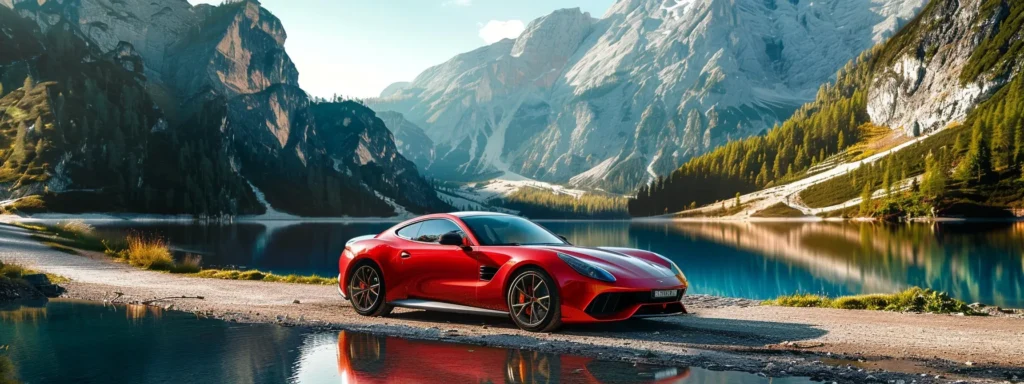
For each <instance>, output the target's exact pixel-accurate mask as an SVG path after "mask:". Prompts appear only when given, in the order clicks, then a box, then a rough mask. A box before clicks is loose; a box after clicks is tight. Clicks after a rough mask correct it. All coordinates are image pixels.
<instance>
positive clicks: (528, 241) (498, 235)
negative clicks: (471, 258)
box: [462, 216, 565, 245]
mask: <svg viewBox="0 0 1024 384" xmlns="http://www.w3.org/2000/svg"><path fill="white" fill-rule="evenodd" d="M462 221H463V222H465V223H466V226H468V227H469V230H470V231H473V234H474V235H476V238H477V240H479V241H480V245H562V244H565V241H563V240H562V239H561V238H559V237H558V236H555V235H554V234H552V233H551V232H548V230H547V229H544V227H541V226H539V225H537V224H534V223H533V222H532V221H529V220H526V219H523V218H520V217H515V216H470V217H463V218H462Z"/></svg>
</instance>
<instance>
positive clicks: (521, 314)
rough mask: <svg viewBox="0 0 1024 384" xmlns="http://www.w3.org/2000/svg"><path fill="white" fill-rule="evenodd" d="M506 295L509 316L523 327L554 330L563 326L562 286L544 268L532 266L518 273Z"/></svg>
mask: <svg viewBox="0 0 1024 384" xmlns="http://www.w3.org/2000/svg"><path fill="white" fill-rule="evenodd" d="M506 297H507V302H508V310H509V315H511V317H512V321H514V322H515V323H516V325H517V326H519V328H522V329H523V330H526V331H530V332H551V331H554V330H555V329H558V327H560V326H561V325H562V313H561V300H560V298H559V296H558V287H557V286H555V281H554V280H553V279H551V277H550V276H548V274H547V273H546V272H544V271H543V270H541V269H540V268H533V267H530V268H526V269H524V270H522V271H521V272H519V273H518V274H516V276H515V277H514V278H513V279H512V284H509V287H508V292H507V293H506Z"/></svg>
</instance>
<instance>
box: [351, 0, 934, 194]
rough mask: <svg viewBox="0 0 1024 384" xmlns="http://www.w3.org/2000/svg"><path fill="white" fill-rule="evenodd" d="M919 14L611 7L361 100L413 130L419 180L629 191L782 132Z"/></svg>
mask: <svg viewBox="0 0 1024 384" xmlns="http://www.w3.org/2000/svg"><path fill="white" fill-rule="evenodd" d="M924 1H925V0H825V1H806V0H790V1H776V0H675V1H663V0H620V1H618V2H616V3H615V4H614V5H612V7H611V8H610V9H609V10H608V12H607V13H606V14H605V15H604V17H603V18H601V19H595V18H593V17H591V16H590V15H589V14H586V13H583V12H581V11H580V10H578V9H563V10H559V11H556V12H554V13H552V14H550V15H548V16H545V17H542V18H540V19H537V20H534V21H533V22H531V23H530V24H529V26H528V27H527V28H526V31H525V32H523V34H522V35H521V36H520V37H518V38H517V39H515V40H511V39H506V40H503V41H499V42H497V43H494V44H491V45H488V46H485V47H482V48H479V49H477V50H474V51H471V52H468V53H464V54H460V55H457V56H455V57H454V58H452V59H451V60H449V61H447V62H445V63H443V64H440V65H438V66H435V67H432V68H429V69H427V70H426V71H424V72H423V73H421V74H420V75H419V76H417V77H416V79H415V80H413V81H412V82H411V83H410V84H400V85H396V86H394V87H390V88H389V90H388V91H387V92H385V93H383V94H382V95H381V97H380V98H377V99H372V100H368V101H367V103H368V105H370V106H371V107H373V108H374V109H377V110H382V111H396V112H399V113H402V114H403V115H404V116H405V117H406V118H407V119H408V120H409V121H411V122H413V123H414V124H416V125H418V126H420V127H422V128H423V130H424V131H425V132H426V133H427V135H428V136H430V138H431V139H432V140H433V141H434V142H435V145H436V149H437V150H436V153H437V158H436V159H435V161H434V163H433V164H432V166H431V167H429V168H427V172H428V173H429V174H431V175H434V176H437V177H441V178H448V179H455V180H472V179H480V178H487V177H492V176H495V175H500V174H501V173H502V172H512V173H517V174H521V175H523V176H527V177H530V178H536V179H540V180H545V181H551V182H558V183H569V184H571V185H574V186H582V187H591V188H600V189H606V190H609V191H615V192H630V191H633V190H634V189H635V188H636V187H637V186H639V185H641V184H643V183H645V182H647V181H649V180H651V179H652V178H653V177H654V176H655V175H658V174H665V173H667V172H669V171H671V170H672V169H675V168H676V167H678V166H679V165H681V164H682V163H683V162H685V161H686V160H688V159H690V158H692V157H694V156H697V155H700V154H703V153H706V152H707V151H710V150H712V149H714V148H716V147H718V146H720V145H722V144H724V143H726V142H729V141H732V140H737V139H741V138H744V137H748V136H751V135H755V134H758V133H761V132H764V131H765V130H767V129H768V128H770V127H772V126H773V125H774V124H776V123H778V122H780V121H782V120H785V119H786V118H788V117H789V116H790V115H791V114H792V113H793V112H794V111H795V110H796V109H797V108H798V107H800V106H801V105H803V104H804V103H806V102H808V101H811V100H813V98H814V95H815V92H816V91H817V90H818V88H819V86H820V85H821V84H823V83H825V82H827V81H829V80H830V79H832V78H833V76H834V74H835V73H836V71H837V70H839V69H840V68H841V67H842V66H843V65H844V64H845V63H846V62H847V61H849V60H850V59H852V58H854V57H856V56H857V55H858V54H859V53H860V52H862V51H863V50H865V49H867V48H870V47H871V46H873V45H875V44H878V43H880V42H882V41H884V40H885V39H886V38H887V37H889V36H891V35H892V34H893V33H894V32H895V31H896V30H897V29H898V28H899V27H900V26H901V25H902V24H904V22H905V20H908V19H910V18H912V17H913V16H914V15H915V14H916V12H917V11H918V10H919V9H920V8H921V6H922V5H923V4H924Z"/></svg>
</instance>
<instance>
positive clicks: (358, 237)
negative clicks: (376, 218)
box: [345, 235, 377, 248]
mask: <svg viewBox="0 0 1024 384" xmlns="http://www.w3.org/2000/svg"><path fill="white" fill-rule="evenodd" d="M375 237H377V235H362V236H356V237H353V238H351V239H349V240H348V241H346V242H345V247H346V248H347V247H348V246H349V245H352V243H355V242H358V241H363V240H369V239H372V238H375Z"/></svg>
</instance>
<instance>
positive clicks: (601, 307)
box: [584, 291, 681, 318]
mask: <svg viewBox="0 0 1024 384" xmlns="http://www.w3.org/2000/svg"><path fill="white" fill-rule="evenodd" d="M680 292H681V291H680ZM680 296H681V295H680V293H677V294H676V296H675V297H663V298H659V299H655V298H654V292H652V291H640V292H606V293H602V294H600V295H597V297H595V298H594V300H592V301H591V302H590V304H588V305H587V309H585V310H584V311H585V312H587V314H588V315H590V316H593V317H595V318H601V317H607V316H611V315H614V314H616V313H619V312H622V311H624V310H626V309H627V308H629V307H632V306H634V305H637V304H649V303H668V302H673V301H679V297H680Z"/></svg>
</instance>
